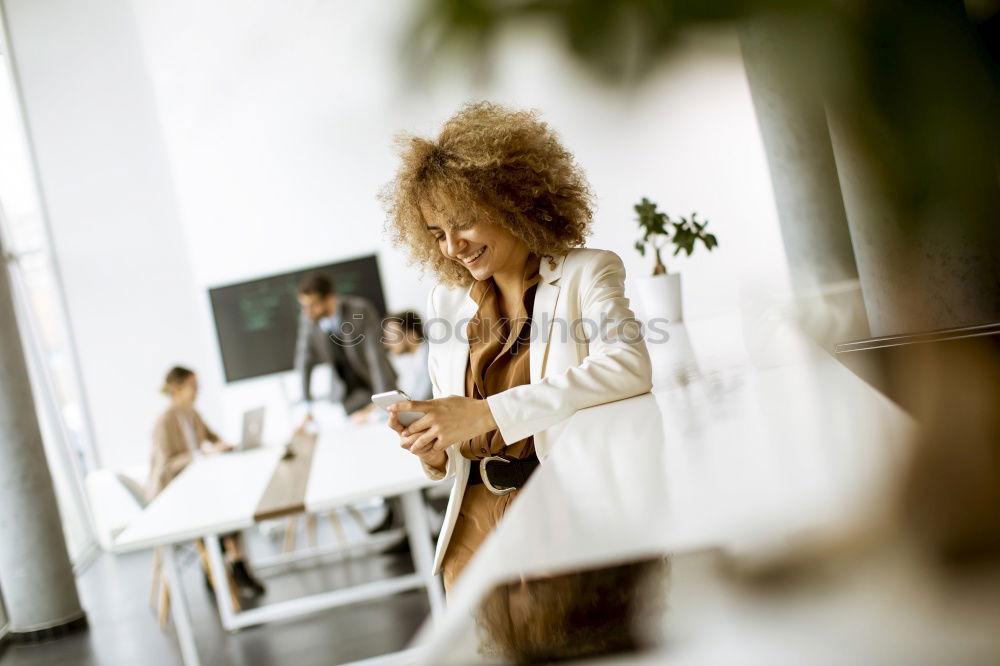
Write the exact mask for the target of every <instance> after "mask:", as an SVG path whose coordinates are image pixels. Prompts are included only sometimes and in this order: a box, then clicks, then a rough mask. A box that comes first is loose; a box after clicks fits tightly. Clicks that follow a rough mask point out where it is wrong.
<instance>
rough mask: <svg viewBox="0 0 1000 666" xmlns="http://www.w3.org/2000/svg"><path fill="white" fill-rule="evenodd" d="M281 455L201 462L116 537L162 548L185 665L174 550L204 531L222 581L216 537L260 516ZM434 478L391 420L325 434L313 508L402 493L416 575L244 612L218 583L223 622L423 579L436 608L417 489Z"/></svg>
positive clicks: (191, 650)
mask: <svg viewBox="0 0 1000 666" xmlns="http://www.w3.org/2000/svg"><path fill="white" fill-rule="evenodd" d="M281 454H282V451H281V450H280V449H274V448H264V449H257V450H254V451H248V452H244V453H230V454H226V455H222V456H212V457H207V458H202V459H199V460H197V461H196V462H194V463H193V464H191V465H190V466H189V467H187V468H186V469H185V470H184V471H183V472H182V473H181V474H180V475H179V476H178V477H177V478H176V479H174V480H173V482H171V483H170V485H168V486H167V488H166V489H165V490H164V491H163V492H162V493H160V495H158V496H157V497H156V499H155V500H153V502H152V503H150V505H149V506H148V507H147V508H146V510H145V511H144V512H143V513H142V515H141V516H139V518H138V519H136V520H135V521H134V522H133V523H132V524H131V525H129V527H128V528H127V529H126V530H125V531H124V532H122V534H121V535H120V536H119V537H118V538H117V539H116V540H115V544H114V550H115V551H116V552H126V551H133V550H141V549H147V548H154V547H164V553H165V557H164V564H165V568H166V571H167V575H168V577H169V580H170V585H171V587H170V591H171V606H172V612H173V617H174V623H175V626H176V628H177V637H178V641H179V643H180V647H181V655H182V657H183V661H184V663H185V664H186V665H187V666H195V665H197V664H198V663H199V660H198V654H197V649H196V646H195V642H194V636H193V632H192V630H191V623H190V616H189V613H188V608H187V602H186V599H185V597H184V588H183V586H182V585H181V581H180V573H179V571H178V569H177V564H176V557H175V554H174V551H175V548H176V547H177V546H178V545H179V544H183V543H185V542H189V541H192V540H194V539H200V538H204V539H205V540H206V543H207V545H208V551H209V560H210V564H211V567H212V574H213V577H214V578H215V579H216V580H224V576H223V571H224V562H223V558H222V549H221V546H220V543H219V535H220V534H225V533H227V532H232V531H236V530H242V529H246V528H248V527H251V526H252V525H253V524H254V511H255V509H256V508H257V504H258V501H259V500H260V498H261V495H262V494H263V492H264V489H265V488H266V487H267V484H268V482H269V481H270V479H271V476H272V474H273V473H274V469H275V466H276V465H277V464H278V462H279V460H280V458H281ZM431 484H432V482H431V481H430V480H428V479H427V477H426V476H425V475H424V474H423V471H422V470H421V468H420V464H419V461H418V460H417V459H416V458H415V457H414V456H412V455H411V454H409V453H408V452H406V451H403V450H402V449H401V448H400V447H399V444H398V438H397V437H396V435H395V433H393V432H392V431H390V430H389V429H388V428H386V427H385V426H384V425H381V426H371V427H365V428H347V427H345V428H343V429H340V430H331V431H326V432H323V433H321V434H320V436H319V438H318V441H317V444H316V451H315V453H314V456H313V461H312V471H311V473H310V477H309V484H308V486H307V488H306V508H307V510H308V511H320V510H326V509H333V508H336V507H338V506H343V505H345V504H348V503H350V502H352V501H355V500H359V499H364V498H368V497H372V496H378V495H381V496H396V495H399V496H401V497H402V500H403V513H404V519H405V521H406V530H407V535H408V537H409V539H410V545H411V550H412V552H413V556H414V561H415V565H416V573H413V574H408V575H405V576H400V577H397V578H392V579H387V580H380V581H375V582H373V583H367V584H363V585H358V586H354V587H350V588H345V589H341V590H336V591H333V592H327V593H323V594H317V595H313V596H310V597H304V598H301V599H293V600H289V601H283V602H279V603H274V604H268V605H264V606H261V607H258V608H254V609H251V610H246V611H239V612H237V611H236V610H235V609H234V608H233V607H232V605H231V601H230V599H229V596H228V594H226V593H225V590H223V589H221V588H222V586H219V589H217V590H216V599H217V603H218V608H219V613H220V617H221V620H222V625H223V627H224V628H225V629H226V630H229V631H232V630H235V629H239V628H241V627H246V626H251V625H255V624H261V623H264V622H269V621H273V620H279V619H287V618H290V617H295V616H299V615H303V614H306V613H313V612H316V611H319V610H323V609H326V608H332V607H335V606H340V605H344V604H348V603H354V602H357V601H361V600H365V599H372V598H376V597H380V596H385V595H389V594H395V593H397V592H400V591H403V590H407V589H414V588H418V587H425V588H426V589H427V593H428V596H429V599H430V603H431V610H432V612H435V613H436V612H438V611H439V610H440V609H441V608H442V606H443V595H442V591H441V588H440V584H439V583H438V581H437V579H436V578H435V577H434V576H432V575H431V573H430V569H431V557H432V548H433V546H432V542H431V537H430V527H429V525H428V524H427V518H426V511H425V510H424V507H423V502H422V498H421V497H420V490H421V489H422V488H424V487H427V486H429V485H431Z"/></svg>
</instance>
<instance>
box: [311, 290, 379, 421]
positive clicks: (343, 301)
mask: <svg viewBox="0 0 1000 666" xmlns="http://www.w3.org/2000/svg"><path fill="white" fill-rule="evenodd" d="M337 301H338V305H337V307H338V309H339V313H340V317H341V326H342V330H341V331H340V332H339V334H338V333H336V332H335V333H332V334H328V333H326V332H325V331H323V329H321V328H320V327H319V325H318V324H314V323H313V322H312V320H311V319H309V317H307V316H305V315H302V316H301V317H300V318H299V334H298V340H297V342H296V345H295V368H296V370H297V371H298V372H299V373H300V374H301V376H302V397H303V398H304V399H306V400H311V399H312V394H311V393H310V390H309V384H310V377H311V376H312V371H313V368H314V367H316V365H318V364H320V363H328V364H329V365H330V371H331V372H332V373H333V380H334V381H333V386H334V387H335V389H336V387H337V386H338V385H343V382H342V381H341V379H340V377H338V376H337V371H336V369H335V368H334V366H333V354H334V349H333V346H334V345H340V348H341V349H342V350H343V352H344V356H345V357H346V360H347V362H348V363H350V365H351V367H352V368H353V369H354V371H355V372H357V373H358V375H359V376H361V377H362V378H363V379H364V380H365V381H367V382H368V384H369V385H370V386H371V393H384V392H385V391H391V390H393V389H394V388H396V373H395V372H394V371H393V369H392V366H391V365H390V364H389V359H388V356H387V355H386V350H385V346H384V345H383V344H382V320H381V319H380V318H379V316H378V313H377V312H376V311H375V308H374V307H373V306H372V304H371V303H369V302H368V301H367V300H365V299H363V298H360V297H358V296H349V295H347V294H337ZM340 400H341V402H343V404H344V408H345V409H346V410H347V411H348V412H353V411H355V410H357V409H360V408H361V407H364V406H365V405H367V404H368V403H369V402H370V401H371V394H370V393H368V391H367V390H364V391H362V390H355V391H353V392H350V393H348V392H347V391H344V392H343V395H341V396H340Z"/></svg>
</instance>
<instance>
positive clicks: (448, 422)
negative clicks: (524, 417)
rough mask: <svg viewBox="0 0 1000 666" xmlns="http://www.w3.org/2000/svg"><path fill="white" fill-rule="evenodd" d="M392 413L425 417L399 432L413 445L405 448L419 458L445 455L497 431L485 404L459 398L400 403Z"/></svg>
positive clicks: (488, 407)
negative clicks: (458, 445) (432, 453)
mask: <svg viewBox="0 0 1000 666" xmlns="http://www.w3.org/2000/svg"><path fill="white" fill-rule="evenodd" d="M389 412H390V413H391V414H392V416H393V418H394V417H395V415H396V414H397V413H398V412H423V414H424V415H423V416H422V417H420V418H419V419H417V420H416V421H414V422H413V423H411V424H410V425H408V426H406V427H405V428H403V429H401V430H397V432H399V434H400V437H401V438H402V440H409V441H410V444H409V446H408V447H406V448H408V450H409V451H410V453H414V454H416V455H421V454H423V453H425V452H429V451H439V452H443V451H444V450H445V449H447V448H448V447H449V446H451V445H452V444H454V443H455V442H464V441H465V440H467V439H471V438H473V437H475V436H476V435H482V434H483V433H486V432H489V431H491V430H496V427H497V423H496V421H494V420H493V413H492V412H491V411H490V406H489V404H488V403H487V402H486V401H485V400H476V399H475V398H465V397H462V396H458V395H453V396H449V397H447V398H438V399H436V400H409V401H404V402H397V403H396V404H394V405H391V406H390V407H389ZM396 423H397V424H398V421H397V422H396ZM402 440H401V441H402Z"/></svg>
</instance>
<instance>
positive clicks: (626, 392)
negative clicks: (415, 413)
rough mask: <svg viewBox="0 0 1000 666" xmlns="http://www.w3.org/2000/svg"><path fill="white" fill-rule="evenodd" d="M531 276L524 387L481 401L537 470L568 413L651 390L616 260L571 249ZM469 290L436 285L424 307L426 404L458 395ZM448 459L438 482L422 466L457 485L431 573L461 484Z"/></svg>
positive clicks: (470, 311)
mask: <svg viewBox="0 0 1000 666" xmlns="http://www.w3.org/2000/svg"><path fill="white" fill-rule="evenodd" d="M538 272H539V276H540V278H541V279H540V281H539V282H538V286H537V287H536V291H535V304H534V308H533V310H532V313H531V316H532V323H531V341H530V347H529V358H530V367H531V383H530V384H525V385H523V386H516V387H514V388H512V389H508V390H506V391H503V392H502V393H498V394H496V395H492V396H489V397H488V398H487V402H488V403H489V406H490V411H491V412H492V413H493V418H494V420H496V422H497V425H498V426H499V429H500V434H501V435H503V438H504V441H507V442H516V441H518V440H521V439H524V438H525V437H527V436H529V435H534V438H535V451H536V453H537V455H538V458H539V460H541V461H543V464H544V460H545V458H546V456H547V455H548V454H549V451H550V450H551V449H552V445H553V443H554V442H555V440H556V439H557V438H558V436H559V433H560V432H561V430H562V428H563V425H564V424H563V423H562V422H563V421H565V420H566V419H567V418H569V417H570V416H572V415H573V414H574V413H575V412H576V411H577V410H580V409H584V408H586V407H592V406H594V405H600V404H604V403H607V402H613V401H615V400H622V399H625V398H630V397H632V396H635V395H639V394H642V393H646V392H648V391H649V390H650V389H651V388H652V385H653V384H652V368H651V366H650V362H649V352H648V351H647V350H646V344H645V341H644V340H643V338H642V327H641V325H640V324H639V323H638V322H637V321H636V320H635V317H634V315H633V313H632V310H631V309H630V308H629V301H628V299H627V298H626V297H625V266H624V265H623V264H622V260H621V259H620V258H619V257H618V255H617V254H615V253H614V252H607V251H605V250H591V249H574V250H570V251H569V253H567V254H566V256H564V257H560V258H558V259H556V265H555V268H552V267H550V264H549V260H548V259H545V258H543V259H542V261H541V265H540V266H539V271H538ZM470 290H471V287H461V288H457V289H449V288H447V287H444V286H442V285H438V286H437V287H435V288H434V289H433V290H432V291H431V294H430V298H429V299H428V306H427V313H428V319H427V324H426V326H425V334H426V337H427V339H428V341H429V343H430V355H429V358H428V370H429V371H430V376H431V383H432V385H433V389H434V397H435V398H441V397H445V396H449V395H465V373H466V366H467V365H468V362H469V341H468V337H467V327H468V322H469V320H470V319H471V318H472V317H473V316H474V315H475V314H476V311H477V309H478V308H477V306H476V302H475V301H474V300H473V299H472V297H471V296H470V295H469V292H470ZM447 454H448V466H447V469H446V471H445V473H444V475H443V476H442V475H441V474H440V473H434V471H433V470H430V469H429V468H426V467H425V471H427V473H428V475H429V476H431V478H436V479H442V480H443V479H448V478H451V477H456V480H455V485H454V486H453V487H452V491H451V497H450V498H449V500H448V510H447V512H446V513H445V519H444V525H443V526H442V528H441V536H440V537H439V538H438V543H437V551H436V553H435V555H434V572H435V573H437V572H438V571H439V570H440V568H441V562H442V560H443V559H444V554H445V551H446V549H447V548H448V541H449V540H450V539H451V535H452V532H453V531H454V529H455V523H456V522H457V521H458V514H459V510H460V509H461V507H462V497H463V496H464V495H465V486H466V483H467V482H468V478H469V464H470V461H469V460H468V459H466V458H464V457H463V456H462V454H461V453H460V451H459V447H458V444H453V445H452V446H450V447H449V448H448V450H447Z"/></svg>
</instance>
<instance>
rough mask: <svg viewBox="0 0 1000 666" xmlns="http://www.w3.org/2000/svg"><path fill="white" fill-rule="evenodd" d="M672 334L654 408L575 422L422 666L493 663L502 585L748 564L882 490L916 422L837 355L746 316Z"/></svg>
mask: <svg viewBox="0 0 1000 666" xmlns="http://www.w3.org/2000/svg"><path fill="white" fill-rule="evenodd" d="M670 332H671V339H670V340H669V341H668V342H666V343H664V344H663V345H652V346H651V347H650V352H651V355H652V357H653V362H654V368H655V372H654V393H653V394H652V395H645V396H640V397H637V398H632V399H629V400H625V401H621V402H617V403H611V404H608V405H602V406H599V407H594V408H591V409H587V410H583V411H581V412H578V413H577V414H576V415H575V416H573V417H572V419H571V420H570V423H569V426H568V427H567V428H566V430H565V431H564V432H563V434H562V436H561V438H560V440H559V442H557V444H556V445H555V446H554V448H553V451H552V453H551V455H550V456H549V458H548V459H547V460H546V462H545V463H544V464H543V465H542V467H541V468H539V470H538V471H537V472H536V473H535V475H534V476H533V477H532V479H531V481H530V482H529V483H528V485H527V486H526V487H525V488H524V489H523V490H522V491H521V495H520V497H518V499H517V501H516V502H514V503H513V504H512V505H511V508H510V510H509V511H508V513H507V514H506V515H505V517H504V519H503V520H502V521H501V523H500V524H499V526H498V528H497V529H496V531H495V532H494V533H493V535H491V536H490V537H489V538H488V539H487V541H486V542H485V543H484V545H483V546H482V548H481V550H480V552H479V553H478V554H477V555H476V557H475V558H474V559H473V561H472V562H471V563H470V565H469V568H468V569H467V570H466V573H465V574H463V576H462V578H461V579H460V581H459V583H458V585H457V586H456V589H455V590H454V594H453V595H452V596H451V597H450V598H449V607H448V611H447V613H446V614H445V618H444V620H443V621H441V622H438V623H436V625H435V626H434V627H433V628H428V629H427V630H426V631H425V632H423V636H422V639H423V640H422V641H421V647H420V652H419V659H418V661H419V662H420V663H426V664H434V665H441V664H470V663H478V662H481V661H482V660H483V658H482V657H481V656H479V655H478V653H477V649H476V648H477V646H476V641H475V633H476V632H475V630H474V626H473V620H472V613H473V611H474V609H475V608H477V606H478V604H479V601H480V600H481V599H482V598H483V597H484V595H485V594H486V593H487V592H488V591H489V590H490V589H492V588H493V587H494V586H495V585H497V584H498V583H502V582H506V581H510V580H517V579H518V578H520V577H535V576H543V575H550V574H558V573H563V572H570V571H576V570H582V569H587V568H593V567H598V566H603V565H609V564H617V563H622V562H626V561H630V560H638V559H642V558H645V557H650V556H655V555H662V554H665V553H680V552H690V551H697V550H702V549H709V548H728V549H736V550H738V549H741V548H744V547H748V546H753V545H754V544H758V543H760V542H761V541H767V540H769V539H781V538H783V537H785V536H787V535H790V534H794V533H796V532H798V531H801V530H808V529H812V528H815V527H817V526H829V525H831V524H835V523H836V522H838V521H841V520H848V519H849V518H850V517H851V516H854V515H855V513H856V511H858V509H859V508H860V507H864V506H866V505H867V504H868V503H870V502H871V501H873V498H875V497H878V496H879V494H880V493H881V492H883V490H884V486H883V482H884V480H885V478H886V477H887V475H888V474H889V473H890V472H891V470H892V469H894V466H895V465H896V464H897V461H898V459H899V455H900V453H901V447H903V446H905V445H906V443H907V442H908V441H909V438H910V436H911V435H912V433H913V430H914V427H915V426H914V423H913V421H912V419H911V418H910V417H909V416H908V415H907V414H905V413H904V412H903V411H902V410H900V409H899V408H898V407H897V406H896V405H894V404H893V403H891V402H890V401H888V400H887V399H886V398H884V397H883V396H882V395H881V394H879V393H878V392H876V391H875V390H874V389H872V388H871V387H870V386H868V385H867V384H865V383H864V382H863V381H861V380H860V379H858V378H857V377H856V376H855V375H853V374H852V373H851V372H850V371H849V370H847V369H846V368H845V367H843V366H842V365H841V364H840V363H839V362H837V361H836V360H835V359H833V358H832V357H831V356H829V355H828V354H827V353H826V352H824V351H823V350H822V349H819V348H818V347H816V346H815V345H813V343H811V342H810V341H809V340H807V339H805V338H804V337H802V336H800V335H798V334H797V333H796V332H795V331H794V329H791V328H789V327H787V326H783V325H779V324H778V323H775V324H774V326H773V327H770V328H769V330H763V329H762V328H760V327H755V328H754V329H753V330H744V327H743V325H742V322H741V321H740V318H739V317H738V316H722V317H716V318H712V319H708V320H702V321H696V322H690V323H688V324H687V325H686V326H685V325H675V326H673V327H672V328H671V331H670ZM583 430H585V431H587V432H588V437H586V438H577V437H575V436H574V432H579V431H583ZM595 431H596V432H603V433H606V434H605V436H604V437H594V436H593V433H594V432H595Z"/></svg>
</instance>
